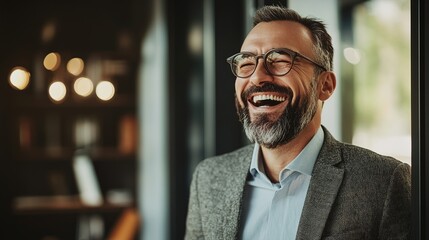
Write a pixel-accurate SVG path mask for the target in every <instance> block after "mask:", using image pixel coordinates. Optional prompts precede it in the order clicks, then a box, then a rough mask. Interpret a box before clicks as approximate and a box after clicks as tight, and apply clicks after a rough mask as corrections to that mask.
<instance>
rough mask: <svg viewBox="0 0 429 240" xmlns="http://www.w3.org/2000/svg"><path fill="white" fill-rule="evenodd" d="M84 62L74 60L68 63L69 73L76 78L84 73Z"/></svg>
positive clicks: (77, 59)
mask: <svg viewBox="0 0 429 240" xmlns="http://www.w3.org/2000/svg"><path fill="white" fill-rule="evenodd" d="M83 68H84V62H83V60H82V59H81V58H72V59H70V60H69V61H68V62H67V71H68V72H69V73H71V74H73V75H75V76H78V75H79V74H81V73H82V71H83Z"/></svg>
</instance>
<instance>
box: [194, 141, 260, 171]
mask: <svg viewBox="0 0 429 240" xmlns="http://www.w3.org/2000/svg"><path fill="white" fill-rule="evenodd" d="M253 147H254V145H252V144H251V145H247V146H244V147H241V148H239V149H236V150H234V151H232V152H228V153H224V154H221V155H217V156H213V157H210V158H207V159H204V160H203V161H201V162H200V163H198V165H197V171H200V172H201V171H203V172H212V171H213V170H214V169H217V170H222V169H224V170H225V171H228V170H229V171H230V170H232V169H234V168H237V167H238V168H242V167H246V166H250V161H251V158H252V153H253Z"/></svg>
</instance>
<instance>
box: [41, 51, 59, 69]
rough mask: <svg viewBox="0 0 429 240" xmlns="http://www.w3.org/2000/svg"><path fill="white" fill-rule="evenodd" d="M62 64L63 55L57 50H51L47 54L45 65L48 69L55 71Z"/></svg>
mask: <svg viewBox="0 0 429 240" xmlns="http://www.w3.org/2000/svg"><path fill="white" fill-rule="evenodd" d="M60 64H61V56H60V54H59V53H57V52H51V53H49V54H48V55H46V57H45V59H44V60H43V66H45V68H46V69H47V70H50V71H55V70H57V69H58V67H59V66H60Z"/></svg>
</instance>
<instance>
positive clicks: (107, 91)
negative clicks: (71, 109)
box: [95, 81, 115, 101]
mask: <svg viewBox="0 0 429 240" xmlns="http://www.w3.org/2000/svg"><path fill="white" fill-rule="evenodd" d="M95 94H96V95H97V97H98V98H99V99H101V100H103V101H108V100H110V99H112V98H113V96H114V95H115V86H113V84H112V83H111V82H109V81H101V82H99V83H98V84H97V87H96V88H95Z"/></svg>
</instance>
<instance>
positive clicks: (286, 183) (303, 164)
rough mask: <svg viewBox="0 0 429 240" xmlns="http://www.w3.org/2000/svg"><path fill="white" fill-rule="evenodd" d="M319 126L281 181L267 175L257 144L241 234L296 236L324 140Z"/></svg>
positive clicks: (287, 239) (286, 239)
mask: <svg viewBox="0 0 429 240" xmlns="http://www.w3.org/2000/svg"><path fill="white" fill-rule="evenodd" d="M323 135H324V134H323V130H322V128H319V130H318V131H317V133H316V134H315V135H314V137H313V138H312V139H311V140H310V142H309V143H308V144H307V145H306V146H305V148H304V149H303V150H302V151H301V153H299V154H298V156H297V157H296V158H295V159H293V160H292V161H291V162H290V163H289V164H288V165H287V166H286V167H285V168H284V169H283V170H282V171H281V172H280V174H279V179H280V181H279V183H272V182H271V181H270V180H269V179H268V177H267V176H266V175H265V171H264V165H263V163H262V161H263V159H262V154H261V148H260V146H259V144H255V148H254V150H253V154H252V163H251V165H250V169H249V173H250V175H249V177H248V180H247V182H246V186H245V189H244V191H245V192H246V194H244V196H243V210H242V216H243V218H242V221H241V224H240V231H239V238H240V239H246V240H260V239H270V240H276V239H280V240H294V239H295V238H296V232H297V230H298V223H299V219H300V218H301V213H302V207H303V205H304V200H305V196H306V195H307V189H308V186H309V184H310V179H311V173H312V171H313V166H314V163H315V162H316V159H317V156H318V155H319V152H320V149H321V147H322V144H323V137H324V136H323Z"/></svg>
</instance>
